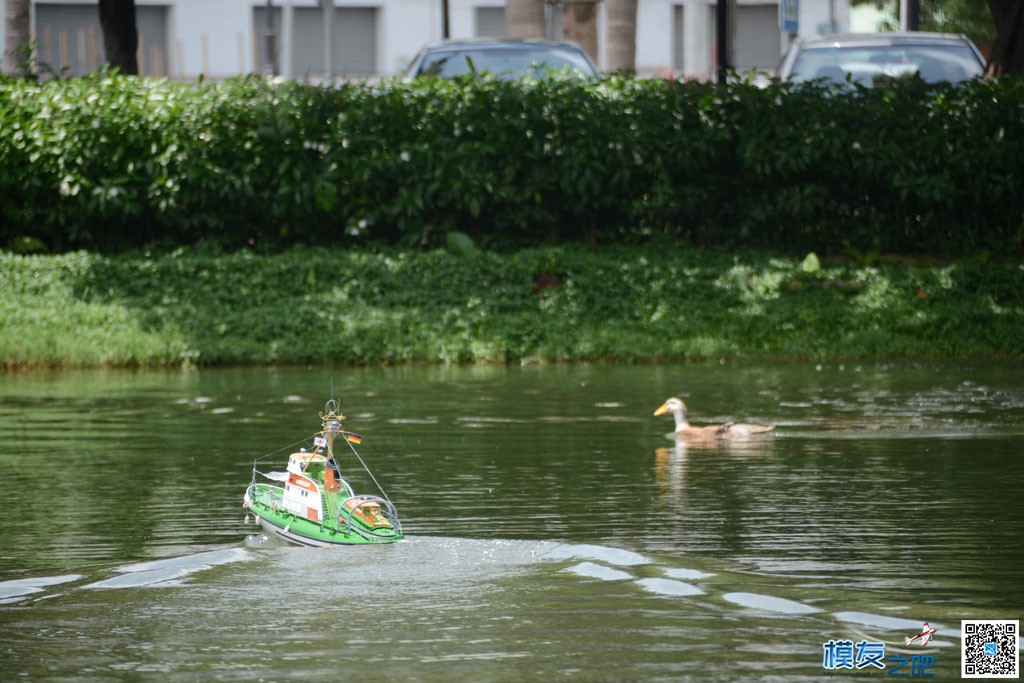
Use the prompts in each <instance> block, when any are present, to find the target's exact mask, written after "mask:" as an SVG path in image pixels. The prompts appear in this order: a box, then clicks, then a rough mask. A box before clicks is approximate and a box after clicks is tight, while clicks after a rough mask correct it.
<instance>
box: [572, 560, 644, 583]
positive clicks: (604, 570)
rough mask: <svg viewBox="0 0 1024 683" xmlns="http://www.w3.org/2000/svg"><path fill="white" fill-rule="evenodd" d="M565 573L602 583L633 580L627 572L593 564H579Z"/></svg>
mask: <svg viewBox="0 0 1024 683" xmlns="http://www.w3.org/2000/svg"><path fill="white" fill-rule="evenodd" d="M565 571H567V572H572V573H573V574H579V575H580V576H586V577H589V578H592V579H601V580H602V581H623V580H625V579H632V578H633V575H632V574H629V573H628V572H624V571H621V570H618V569H612V568H611V567H605V566H604V565H603V564H595V563H593V562H581V563H580V564H578V565H576V566H574V567H569V568H568V569H566V570H565Z"/></svg>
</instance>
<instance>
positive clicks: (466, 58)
mask: <svg viewBox="0 0 1024 683" xmlns="http://www.w3.org/2000/svg"><path fill="white" fill-rule="evenodd" d="M548 69H555V70H561V69H568V70H569V71H572V72H574V73H578V74H581V75H584V76H588V77H593V76H594V75H595V74H594V71H593V69H592V68H591V66H590V64H589V63H587V61H586V59H585V58H584V57H583V56H581V55H578V54H574V53H572V52H570V51H553V50H502V49H486V50H483V49H464V50H458V51H454V50H450V51H445V52H436V53H433V54H428V55H426V57H424V59H423V62H422V63H421V64H420V67H419V73H418V75H421V76H439V77H441V78H451V77H453V76H459V75H461V74H465V73H470V72H472V71H478V72H482V71H487V72H490V73H492V74H495V75H497V76H503V77H509V78H521V77H523V76H526V75H533V76H540V75H543V73H544V72H545V71H546V70H548Z"/></svg>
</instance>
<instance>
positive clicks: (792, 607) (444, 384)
mask: <svg viewBox="0 0 1024 683" xmlns="http://www.w3.org/2000/svg"><path fill="white" fill-rule="evenodd" d="M332 386H333V392H334V395H335V396H336V397H337V398H338V399H339V400H340V402H341V406H342V410H343V412H344V413H345V414H346V416H347V420H346V427H347V428H348V429H350V430H352V431H354V432H357V433H359V434H360V435H362V436H363V442H362V445H361V446H360V453H361V455H362V456H363V458H364V459H365V460H366V461H367V463H368V464H369V466H370V467H371V469H372V470H373V472H374V474H375V475H376V477H377V479H378V481H379V482H380V483H381V485H382V486H383V487H384V489H385V490H386V492H387V495H388V496H389V497H390V498H391V500H393V501H394V503H395V504H396V506H397V508H398V510H399V512H400V513H401V516H402V522H403V526H404V528H405V531H406V533H407V540H406V541H404V542H401V543H398V544H394V545H386V546H374V547H349V548H337V549H320V550H317V549H306V548H296V547H291V546H286V545H282V544H280V543H278V542H275V541H272V540H268V539H266V538H265V537H264V536H263V534H262V533H261V532H260V530H259V529H258V528H257V527H255V526H254V525H253V524H251V523H248V524H247V523H246V521H247V520H246V515H245V511H244V510H243V509H242V507H241V502H242V493H243V492H244V490H245V487H246V485H247V484H248V483H249V481H250V477H251V468H252V462H253V460H254V459H256V458H257V457H260V456H263V455H265V454H267V453H270V452H272V451H276V450H278V449H279V448H283V447H287V446H289V445H291V444H295V443H296V442H298V441H300V440H302V439H305V438H307V437H310V436H311V435H312V434H313V433H314V432H315V431H317V430H318V429H319V427H320V423H319V419H318V416H317V415H318V413H319V412H320V411H322V410H323V405H324V402H325V401H326V400H327V399H328V398H330V395H331V391H332ZM673 395H677V396H680V397H682V398H683V399H684V400H686V402H687V403H688V405H689V408H690V419H691V421H693V422H694V423H696V424H704V423H707V424H711V423H721V422H725V421H729V420H743V421H752V422H763V423H771V424H774V425H776V429H775V431H774V432H771V433H770V434H768V435H765V436H763V437H758V438H754V439H750V440H748V441H747V442H744V443H737V444H733V445H730V446H711V447H708V446H704V447H697V446H696V445H694V444H687V443H684V442H678V441H677V440H675V439H673V438H669V437H668V436H667V435H668V434H669V432H670V431H671V429H672V421H671V418H667V417H657V418H656V417H654V416H653V415H652V412H653V411H654V409H655V408H657V407H658V406H659V405H660V404H661V403H662V402H663V401H664V400H665V399H666V398H668V397H669V396H673ZM0 444H2V448H0V471H2V473H3V479H4V483H5V485H6V487H7V491H8V493H7V499H6V505H5V506H4V509H5V512H6V514H5V518H4V521H3V524H2V526H0V680H3V681H17V680H26V681H149V680H152V681H162V682H163V681H171V682H173V681H236V680H238V681H256V680H265V681H292V680H342V679H345V680H351V679H355V678H359V677H373V678H374V679H375V680H403V681H453V680H454V681H474V682H476V681H538V680H558V681H563V680H564V681H627V680H628V681H679V680H702V681H703V680H723V681H726V680H728V681H732V680H739V679H749V680H786V681H791V680H820V679H821V677H822V676H823V675H824V674H825V673H826V671H825V670H824V669H823V666H822V652H823V644H824V643H825V642H826V641H829V640H833V639H835V640H839V639H849V640H854V641H861V640H867V641H870V642H883V643H885V646H886V653H887V655H898V654H899V653H905V654H904V656H907V657H909V656H910V654H911V653H912V652H913V653H915V654H916V653H919V652H921V650H920V649H919V648H918V649H914V648H912V647H907V646H905V644H904V637H906V636H912V635H914V634H916V633H918V632H919V631H920V629H921V626H922V623H923V622H928V623H930V624H931V625H932V626H936V627H938V629H939V631H938V633H937V634H936V635H935V637H934V639H933V640H932V642H931V643H930V644H929V645H928V649H927V652H928V653H929V654H930V655H934V669H932V670H931V672H934V673H935V674H936V675H937V677H938V678H939V679H951V678H958V677H959V671H960V647H961V640H960V620H961V619H1019V618H1021V616H1024V548H1022V543H1021V529H1022V522H1024V496H1022V495H1021V489H1022V484H1024V458H1022V452H1024V448H1022V446H1024V368H1022V367H1021V365H1020V364H1009V363H1007V364H963V365H955V364H944V365H931V364H897V365H878V364H863V365H855V364H849V365H845V366H842V365H826V366H814V365H779V366H743V365H740V366H737V365H716V364H708V365H671V366H628V367H623V366H611V367H606V366H596V367H591V366H565V367H563V366H555V367H527V368H506V367H499V368H494V367H486V368H433V367H430V368H422V367H408V368H392V369H348V368H343V369H342V368H334V369H331V368H272V369H265V368H260V369H218V370H203V371H200V372H189V373H178V372H129V371H81V372H36V373H19V374H4V375H0ZM287 452H288V451H287V449H285V450H284V451H282V453H283V454H285V455H286V454H287ZM283 461H284V455H283V456H282V462H281V464H282V465H283ZM344 464H345V463H344V462H343V465H344ZM351 476H352V477H353V479H354V483H355V484H356V487H357V489H364V488H366V486H365V482H364V481H362V480H360V479H359V476H358V475H357V474H356V473H352V474H351ZM880 675H881V674H880Z"/></svg>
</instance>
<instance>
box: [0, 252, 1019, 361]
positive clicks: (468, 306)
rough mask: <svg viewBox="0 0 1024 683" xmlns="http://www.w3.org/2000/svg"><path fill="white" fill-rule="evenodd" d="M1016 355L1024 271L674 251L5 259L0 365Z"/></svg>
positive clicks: (0, 281)
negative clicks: (816, 261) (820, 261)
mask: <svg viewBox="0 0 1024 683" xmlns="http://www.w3.org/2000/svg"><path fill="white" fill-rule="evenodd" d="M968 357H970V358H991V357H1010V358H1021V357H1024V264H1021V263H1019V262H1009V263H1008V262H1000V263H985V262H982V261H980V260H979V261H972V262H962V263H951V264H943V265H927V266H926V265H915V264H889V265H886V264H873V265H867V264H864V263H853V262H828V261H825V262H822V263H821V264H820V265H818V266H817V267H816V264H815V262H814V259H807V260H806V261H805V260H802V259H799V258H782V257H771V256H767V255H757V254H747V255H741V256H737V255H734V254H722V253H717V252H709V251H705V250H695V249H688V248H685V247H680V246H678V245H672V246H671V247H665V248H658V247H631V248H626V247H616V248H604V249H590V248H584V247H559V248H539V249H530V250H524V251H519V252H516V253H512V254H491V253H478V254H477V255H475V256H470V257H459V256H456V255H454V254H451V253H448V252H445V251H430V252H423V253H417V252H408V251H397V250H394V251H384V252H371V251H346V250H343V249H307V248H301V249H298V248H297V249H293V250H291V251H288V252H286V253H283V254H274V255H258V254H253V253H249V252H235V253H230V254H228V253H219V252H212V253H202V252H201V251H197V250H190V251H185V250H180V251H178V252H174V253H168V254H159V255H148V254H143V253H139V254H129V255H121V256H102V255H96V254H91V253H85V252H78V253H71V254H65V255H60V256H15V255H12V254H7V253H2V254H0V364H2V365H3V366H5V367H7V368H19V367H40V366H61V367H70V366H107V365H111V366H135V365H170V366H177V365H185V366H188V365H214V364H229V363H260V364H262V363H298V362H338V363H347V364H359V363H369V364H376V363H402V362H428V363H438V362H440V363H463V362H488V363H490V362H499V363H503V362H521V361H524V362H547V361H564V360H569V361H606V360H610V361H623V362H632V361H651V360H653V361H667V360H682V359H719V358H724V359H782V360H790V359H818V360H824V359H870V358H968Z"/></svg>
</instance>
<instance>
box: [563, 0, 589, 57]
mask: <svg viewBox="0 0 1024 683" xmlns="http://www.w3.org/2000/svg"><path fill="white" fill-rule="evenodd" d="M562 34H563V35H564V37H565V39H566V40H571V41H572V42H574V43H576V44H577V45H579V46H580V47H582V48H583V49H584V50H586V51H587V54H589V55H590V58H591V59H593V60H594V62H595V63H596V62H597V61H598V54H597V52H598V47H597V3H596V2H567V3H565V10H564V11H563V13H562Z"/></svg>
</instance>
